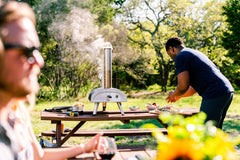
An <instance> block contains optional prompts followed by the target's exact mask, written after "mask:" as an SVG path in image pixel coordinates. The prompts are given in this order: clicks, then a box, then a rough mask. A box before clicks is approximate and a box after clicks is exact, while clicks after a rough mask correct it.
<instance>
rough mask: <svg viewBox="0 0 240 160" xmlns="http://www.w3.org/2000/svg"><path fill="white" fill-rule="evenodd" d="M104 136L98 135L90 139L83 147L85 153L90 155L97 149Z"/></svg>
mask: <svg viewBox="0 0 240 160" xmlns="http://www.w3.org/2000/svg"><path fill="white" fill-rule="evenodd" d="M102 135H103V133H102V132H101V133H98V134H97V135H95V136H94V137H93V138H92V139H90V140H89V141H88V142H87V143H86V144H85V145H84V146H83V147H84V148H83V150H84V152H86V153H90V152H93V151H94V150H96V149H97V146H98V143H99V139H100V137H101V136H102Z"/></svg>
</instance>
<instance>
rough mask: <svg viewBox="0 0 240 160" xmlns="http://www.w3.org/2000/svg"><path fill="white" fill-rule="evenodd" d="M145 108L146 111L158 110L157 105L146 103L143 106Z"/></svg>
mask: <svg viewBox="0 0 240 160" xmlns="http://www.w3.org/2000/svg"><path fill="white" fill-rule="evenodd" d="M145 107H146V108H147V109H148V110H155V109H157V108H159V105H158V104H157V103H153V104H151V103H146V104H145Z"/></svg>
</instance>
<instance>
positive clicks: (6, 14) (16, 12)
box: [0, 1, 36, 27]
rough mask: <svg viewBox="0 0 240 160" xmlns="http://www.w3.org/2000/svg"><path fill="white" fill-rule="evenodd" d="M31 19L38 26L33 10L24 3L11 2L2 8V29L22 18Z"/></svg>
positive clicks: (0, 22)
mask: <svg viewBox="0 0 240 160" xmlns="http://www.w3.org/2000/svg"><path fill="white" fill-rule="evenodd" d="M23 17H27V18H29V19H30V20H31V21H32V22H33V24H34V25H36V20H35V14H34V12H33V10H32V8H31V7H30V6H29V5H28V4H27V3H24V2H16V1H9V2H7V3H2V4H1V7H0V27H1V26H2V25H4V24H6V23H9V22H12V21H16V20H18V19H20V18H23Z"/></svg>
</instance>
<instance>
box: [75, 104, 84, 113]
mask: <svg viewBox="0 0 240 160" xmlns="http://www.w3.org/2000/svg"><path fill="white" fill-rule="evenodd" d="M73 107H78V111H83V109H84V104H83V103H82V102H77V103H75V104H74V105H73Z"/></svg>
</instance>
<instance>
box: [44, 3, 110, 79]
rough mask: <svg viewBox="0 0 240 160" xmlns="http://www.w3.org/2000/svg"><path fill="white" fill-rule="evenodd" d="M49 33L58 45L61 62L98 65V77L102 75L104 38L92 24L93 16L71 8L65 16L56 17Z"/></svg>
mask: <svg viewBox="0 0 240 160" xmlns="http://www.w3.org/2000/svg"><path fill="white" fill-rule="evenodd" d="M48 29H49V32H50V33H51V34H52V35H53V37H54V39H55V40H56V41H57V42H58V43H60V45H59V49H60V51H61V60H62V61H67V62H71V63H75V64H81V63H82V62H83V61H86V60H88V61H90V62H91V63H95V64H98V72H99V77H101V75H102V73H103V52H102V51H103V50H102V49H103V47H104V45H105V43H106V42H105V41H104V38H102V36H101V35H99V28H98V27H97V26H96V25H95V24H94V16H93V15H92V14H91V13H90V12H89V11H88V10H85V9H81V8H76V7H75V8H73V9H72V10H71V11H70V13H69V14H68V15H66V16H62V15H58V16H57V17H56V18H55V19H54V20H53V22H52V24H51V25H50V26H49V28H48Z"/></svg>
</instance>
